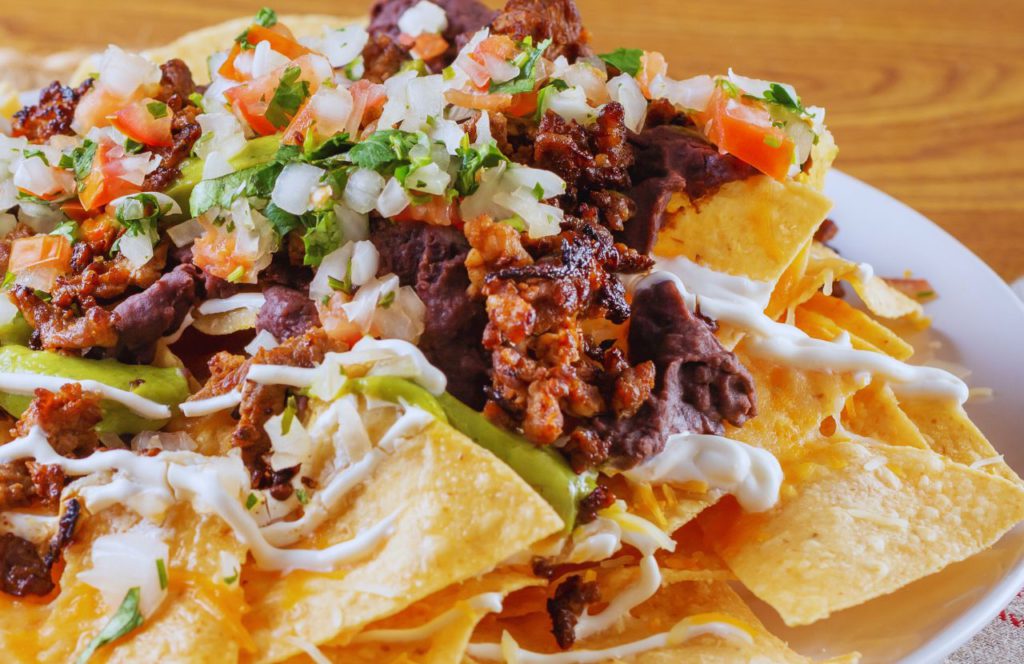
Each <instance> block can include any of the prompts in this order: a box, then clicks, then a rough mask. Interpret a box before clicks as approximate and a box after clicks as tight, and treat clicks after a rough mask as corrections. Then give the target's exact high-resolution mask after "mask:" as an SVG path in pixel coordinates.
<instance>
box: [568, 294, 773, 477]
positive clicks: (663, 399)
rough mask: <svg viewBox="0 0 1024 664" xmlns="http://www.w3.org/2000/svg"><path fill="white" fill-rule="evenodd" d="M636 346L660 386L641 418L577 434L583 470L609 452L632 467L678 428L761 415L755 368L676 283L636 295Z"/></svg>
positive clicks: (599, 424) (576, 452) (573, 450)
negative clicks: (753, 374)
mask: <svg viewBox="0 0 1024 664" xmlns="http://www.w3.org/2000/svg"><path fill="white" fill-rule="evenodd" d="M629 348H630V360H631V361H633V362H635V363H640V362H651V363H653V364H654V366H655V367H656V369H657V381H656V384H655V388H654V391H653V392H652V394H651V397H650V399H649V400H648V401H647V403H646V404H645V405H644V406H643V407H642V408H641V409H640V411H639V412H637V413H636V415H635V416H633V417H627V418H619V419H612V418H607V417H605V418H598V419H596V420H594V421H593V422H592V423H591V425H590V426H589V428H587V429H584V430H580V431H578V432H575V433H574V437H573V440H572V441H570V443H569V445H567V447H566V449H567V450H568V451H569V453H570V460H571V461H572V464H573V466H574V467H576V468H577V469H582V468H586V467H591V466H594V465H596V464H599V463H601V462H602V461H604V458H607V457H610V458H611V459H612V460H613V461H614V462H615V463H616V464H617V465H619V466H621V467H632V466H634V465H636V464H638V463H640V462H642V461H643V460H645V459H647V458H650V457H651V456H653V455H655V454H657V453H658V452H660V451H661V450H662V449H664V447H665V441H666V440H667V439H668V437H669V436H670V435H672V434H674V433H685V432H695V433H703V434H721V433H722V432H723V430H724V426H723V423H724V422H729V423H731V424H733V425H734V426H741V425H742V424H743V423H744V422H745V421H746V420H748V419H749V418H751V417H753V416H754V415H755V414H756V413H757V406H756V400H755V395H754V381H753V378H751V376H750V373H749V372H748V371H747V370H746V368H745V367H744V366H743V365H742V364H740V362H739V360H738V359H737V358H736V356H735V355H734V354H733V353H731V352H729V351H727V350H725V349H724V348H723V347H722V345H721V344H720V343H719V342H718V339H717V337H715V335H714V330H713V328H712V327H711V325H709V324H708V322H707V321H705V320H704V319H703V318H701V317H700V316H697V315H694V314H693V313H692V312H691V311H690V310H689V309H688V308H687V306H686V303H685V301H684V300H683V298H682V296H681V295H680V294H679V291H678V290H677V289H676V288H675V286H673V285H672V284H671V283H670V282H662V283H660V284H656V285H654V286H652V287H650V288H647V289H645V290H643V291H641V292H640V293H638V294H637V295H636V297H635V298H634V299H633V317H632V320H631V322H630V330H629Z"/></svg>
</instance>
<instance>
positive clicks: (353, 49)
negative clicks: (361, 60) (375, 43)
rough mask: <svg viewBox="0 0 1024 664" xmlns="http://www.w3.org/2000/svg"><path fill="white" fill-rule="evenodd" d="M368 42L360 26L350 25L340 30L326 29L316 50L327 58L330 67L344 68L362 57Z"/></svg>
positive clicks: (367, 34) (364, 30)
mask: <svg viewBox="0 0 1024 664" xmlns="http://www.w3.org/2000/svg"><path fill="white" fill-rule="evenodd" d="M369 40H370V35H369V33H367V32H366V29H365V28H364V27H363V26H361V25H350V26H348V27H345V28H342V29H340V30H330V29H327V30H324V36H323V37H322V38H321V39H320V41H319V44H318V46H319V48H318V49H317V50H319V51H320V52H321V53H323V54H324V55H326V56H327V59H328V60H329V61H330V63H331V66H332V67H334V68H338V67H344V66H345V65H347V64H349V63H350V62H352V61H353V60H355V59H356V58H358V57H359V56H360V55H362V53H363V47H365V46H366V42H368V41H369Z"/></svg>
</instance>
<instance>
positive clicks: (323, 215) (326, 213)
mask: <svg viewBox="0 0 1024 664" xmlns="http://www.w3.org/2000/svg"><path fill="white" fill-rule="evenodd" d="M303 222H304V223H305V225H306V232H305V234H304V235H303V236H302V244H303V246H304V247H305V249H306V257H305V258H304V259H303V263H304V264H305V265H313V266H317V265H320V263H321V262H323V260H324V256H326V255H327V254H329V253H331V252H332V251H334V250H335V249H337V248H338V247H339V246H341V240H342V238H341V228H340V227H339V226H338V218H337V216H336V215H335V214H334V210H333V209H330V210H315V211H313V212H308V213H306V214H305V215H303Z"/></svg>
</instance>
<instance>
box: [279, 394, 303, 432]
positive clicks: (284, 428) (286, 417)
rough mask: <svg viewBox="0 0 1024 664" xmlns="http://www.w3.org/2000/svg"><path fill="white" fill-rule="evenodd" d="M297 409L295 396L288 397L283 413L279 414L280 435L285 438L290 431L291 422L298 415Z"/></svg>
mask: <svg viewBox="0 0 1024 664" xmlns="http://www.w3.org/2000/svg"><path fill="white" fill-rule="evenodd" d="M298 410H299V407H298V405H297V404H296V402H295V395H290V396H289V397H288V405H287V406H285V409H284V412H283V413H281V433H282V434H283V435H285V436H287V435H288V432H289V431H291V430H292V422H294V421H295V415H296V413H298Z"/></svg>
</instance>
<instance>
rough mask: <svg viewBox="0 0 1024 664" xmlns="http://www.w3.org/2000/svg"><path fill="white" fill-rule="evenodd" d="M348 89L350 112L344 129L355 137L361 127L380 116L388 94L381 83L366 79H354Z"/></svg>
mask: <svg viewBox="0 0 1024 664" xmlns="http://www.w3.org/2000/svg"><path fill="white" fill-rule="evenodd" d="M348 91H349V92H350V93H351V94H352V114H351V115H349V118H348V124H347V125H346V126H345V131H347V132H348V135H349V136H352V137H355V136H357V135H358V134H359V129H360V128H361V127H365V126H366V125H368V124H369V123H371V122H373V121H374V120H376V119H377V118H379V117H380V114H381V111H382V110H384V104H385V103H386V102H387V100H388V96H387V93H386V92H385V89H384V86H383V85H381V84H380V83H371V82H370V81H367V80H366V79H360V80H358V81H356V82H355V83H353V84H352V87H350V88H349V89H348Z"/></svg>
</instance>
